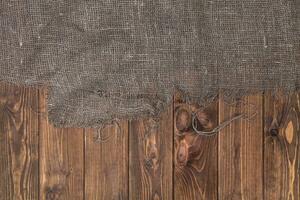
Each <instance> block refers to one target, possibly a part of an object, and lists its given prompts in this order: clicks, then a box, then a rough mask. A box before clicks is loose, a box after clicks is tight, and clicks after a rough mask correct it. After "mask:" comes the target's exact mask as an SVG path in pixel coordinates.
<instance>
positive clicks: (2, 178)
mask: <svg viewBox="0 0 300 200" xmlns="http://www.w3.org/2000/svg"><path fill="white" fill-rule="evenodd" d="M31 103H34V104H38V90H37V89H33V88H24V87H17V86H13V85H9V84H4V83H1V84H0V199H1V200H10V199H18V200H19V199H20V200H25V199H28V200H34V199H38V180H39V178H38V115H37V113H35V112H34V111H33V110H32V109H31Z"/></svg>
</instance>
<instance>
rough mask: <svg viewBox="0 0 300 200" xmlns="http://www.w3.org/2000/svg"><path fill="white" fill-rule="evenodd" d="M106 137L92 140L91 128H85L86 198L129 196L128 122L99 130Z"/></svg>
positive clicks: (104, 198) (122, 198)
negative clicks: (98, 140) (101, 140)
mask: <svg viewBox="0 0 300 200" xmlns="http://www.w3.org/2000/svg"><path fill="white" fill-rule="evenodd" d="M102 131H103V132H102V134H101V135H102V136H103V137H109V138H108V139H107V140H106V141H103V142H97V141H95V135H97V134H95V133H97V131H96V130H94V129H86V145H85V199H89V200H102V199H103V200H107V199H112V200H125V199H128V122H127V121H121V122H118V124H114V125H113V126H107V127H106V128H104V129H103V130H102Z"/></svg>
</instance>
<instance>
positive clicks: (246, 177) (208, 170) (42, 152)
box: [0, 83, 300, 200]
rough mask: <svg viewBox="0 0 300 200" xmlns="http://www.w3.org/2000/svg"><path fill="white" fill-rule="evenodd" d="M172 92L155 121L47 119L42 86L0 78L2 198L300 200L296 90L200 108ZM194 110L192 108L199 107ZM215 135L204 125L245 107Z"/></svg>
mask: <svg viewBox="0 0 300 200" xmlns="http://www.w3.org/2000/svg"><path fill="white" fill-rule="evenodd" d="M182 99H183V98H182V97H181V96H180V95H179V96H175V100H174V104H173V105H171V106H170V107H169V108H168V109H167V111H166V112H164V113H163V114H162V115H161V118H160V120H156V119H150V118H149V119H137V120H134V121H131V122H128V121H119V122H117V123H114V124H113V125H108V126H106V127H105V128H104V129H103V130H102V131H101V132H102V133H103V135H104V136H111V137H109V139H108V140H106V141H104V142H96V141H95V137H96V135H97V134H95V133H96V132H97V130H96V129H81V128H65V129H59V128H55V127H53V126H52V125H51V124H50V123H49V122H48V119H47V110H46V90H45V89H43V88H41V89H34V88H24V87H18V86H14V85H11V84H4V83H1V84H0V200H36V199H40V200H43V199H44V200H58V199H59V200H67V199H71V200H73V199H74V200H85V199H89V200H90V199H91V200H102V199H103V200H106V199H112V200H127V199H130V200H140V199H155V200H158V199H166V200H169V199H170V200H171V199H176V200H193V199H195V200H202V199H205V200H206V199H208V200H213V199H220V200H223V199H224V200H239V199H245V200H252V199H258V200H260V199H265V200H283V199H287V200H299V199H300V161H299V159H300V128H299V127H300V119H299V116H300V100H299V99H300V96H299V94H292V95H290V96H286V95H283V94H282V93H280V92H278V93H276V95H271V94H269V93H267V94H265V95H251V96H249V97H245V98H242V99H240V100H237V101H235V103H230V104H229V103H226V102H224V101H223V100H222V97H221V100H220V101H219V102H215V103H212V104H210V105H208V107H206V108H205V109H200V108H201V107H200V106H199V105H197V104H188V103H186V102H184V101H183V100H182ZM196 111H197V112H196ZM253 112H255V115H253V117H252V118H251V120H245V119H238V120H235V121H233V122H231V123H230V124H229V125H228V126H226V127H225V128H223V129H222V130H221V131H220V132H219V134H217V135H215V136H213V137H205V136H199V135H197V134H196V132H195V131H194V130H193V128H192V127H191V116H192V113H196V115H195V117H196V118H195V119H196V124H197V128H198V129H199V130H211V129H213V128H214V127H216V126H218V125H219V124H221V123H222V122H224V121H226V120H228V119H230V118H232V117H233V116H235V115H237V114H240V113H246V114H247V115H251V114H252V113H253Z"/></svg>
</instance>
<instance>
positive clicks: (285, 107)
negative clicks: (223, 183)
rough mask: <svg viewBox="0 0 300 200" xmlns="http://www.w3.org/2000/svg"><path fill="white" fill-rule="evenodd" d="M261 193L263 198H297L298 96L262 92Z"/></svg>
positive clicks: (298, 194)
mask: <svg viewBox="0 0 300 200" xmlns="http://www.w3.org/2000/svg"><path fill="white" fill-rule="evenodd" d="M264 105H265V110H264V112H265V142H264V144H265V145H264V149H265V150H264V179H265V185H264V194H265V195H264V196H265V199H266V200H281V199H288V200H290V199H291V200H292V199H293V200H298V199H300V191H299V189H300V188H299V187H300V181H299V179H300V176H299V174H300V171H299V166H300V163H299V153H300V144H299V142H300V127H299V123H300V99H299V94H293V95H290V96H286V95H283V94H281V93H277V94H276V95H271V94H266V95H265V103H264Z"/></svg>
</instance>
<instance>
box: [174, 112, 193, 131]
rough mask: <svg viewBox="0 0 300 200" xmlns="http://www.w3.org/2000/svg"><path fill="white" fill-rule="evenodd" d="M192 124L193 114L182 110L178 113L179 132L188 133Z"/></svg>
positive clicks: (177, 125)
mask: <svg viewBox="0 0 300 200" xmlns="http://www.w3.org/2000/svg"><path fill="white" fill-rule="evenodd" d="M191 124H192V116H191V112H190V111H188V110H186V109H185V108H181V109H179V110H178V111H177V112H176V128H177V129H178V130H179V131H187V130H188V129H189V128H190V127H191Z"/></svg>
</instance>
